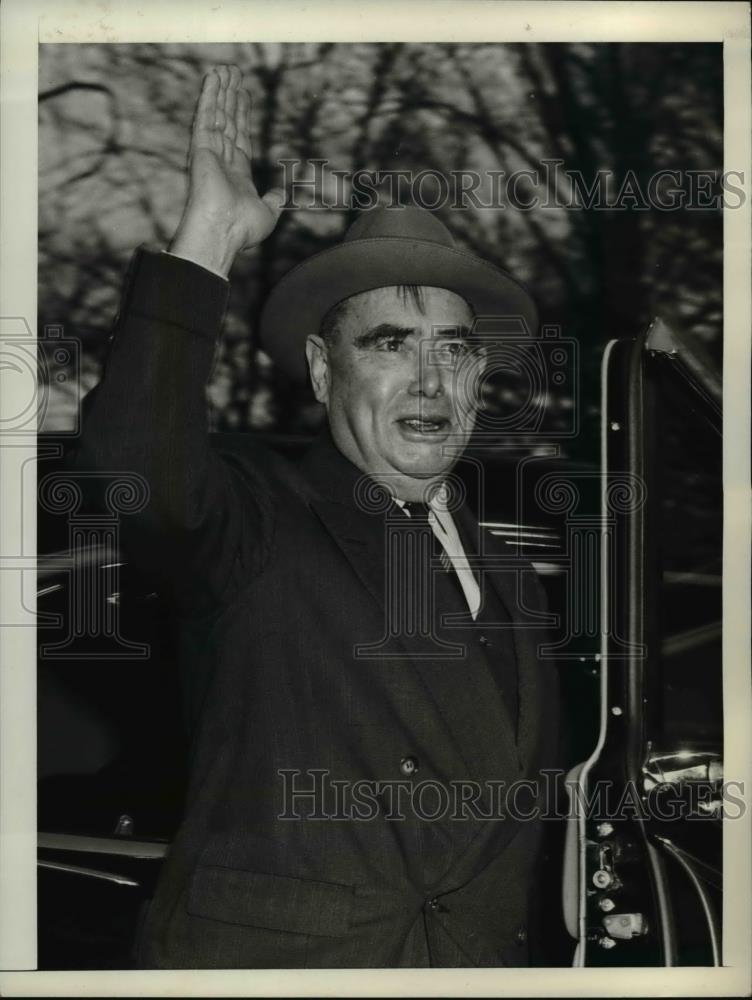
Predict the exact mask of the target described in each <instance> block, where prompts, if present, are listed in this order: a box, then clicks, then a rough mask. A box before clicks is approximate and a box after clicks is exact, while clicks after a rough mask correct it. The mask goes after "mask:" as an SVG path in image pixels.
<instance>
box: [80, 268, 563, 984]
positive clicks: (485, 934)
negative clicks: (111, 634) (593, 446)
mask: <svg viewBox="0 0 752 1000" xmlns="http://www.w3.org/2000/svg"><path fill="white" fill-rule="evenodd" d="M227 287H228V286H227V284H226V283H225V282H223V281H222V280H221V279H219V278H217V277H215V276H214V275H212V274H210V273H209V272H207V271H205V270H203V269H201V268H199V267H197V266H196V265H193V264H191V263H189V262H186V261H182V260H179V259H176V258H172V257H169V256H167V255H160V254H155V253H151V252H149V251H140V252H139V253H138V254H137V255H136V256H135V258H134V262H133V264H132V267H131V271H130V274H129V280H128V283H127V286H126V291H125V294H124V297H123V302H122V306H121V312H120V315H119V318H118V322H117V324H116V329H115V334H114V337H113V342H112V345H111V352H110V357H109V360H108V363H107V366H106V371H105V374H104V377H103V380H102V382H101V384H100V386H99V387H98V390H97V392H96V395H95V397H94V398H93V399H92V402H91V406H90V412H89V413H88V416H87V418H86V422H85V429H84V435H83V440H82V444H81V448H80V453H79V456H78V462H79V465H81V466H84V467H87V468H96V469H99V470H112V471H119V470H120V471H123V470H127V471H131V472H133V471H137V472H138V473H140V474H141V475H142V476H143V477H144V480H145V481H146V483H147V484H148V487H149V490H150V500H149V503H148V505H147V507H146V508H145V510H144V511H143V512H141V513H140V514H138V515H133V516H130V517H124V518H123V523H122V532H123V541H124V544H125V546H126V549H127V550H128V552H129V555H130V557H131V558H133V559H135V560H137V561H139V562H140V563H142V564H144V565H146V566H148V567H150V568H151V569H152V570H154V571H156V572H159V573H161V575H162V577H163V580H164V586H165V587H166V588H169V590H170V593H171V596H172V600H173V602H174V605H175V607H176V609H177V610H178V614H179V615H180V618H181V621H182V627H183V629H184V634H185V636H186V637H187V642H186V643H185V645H186V648H188V649H189V650H190V654H189V656H188V658H187V660H186V670H187V675H188V676H189V678H190V680H191V687H190V698H191V705H192V715H193V718H194V719H195V726H194V733H193V744H192V745H193V751H192V767H191V779H190V787H189V792H188V800H187V808H186V813H185V817H184V821H183V823H182V825H181V828H180V830H179V832H178V834H177V837H176V839H175V841H174V843H173V845H172V847H171V850H170V854H169V857H168V859H167V862H166V864H165V868H164V871H163V874H162V877H161V881H160V884H159V886H158V889H157V893H156V896H155V899H154V901H153V903H152V905H151V908H150V912H149V914H148V918H147V920H146V921H145V926H144V929H143V933H142V935H141V943H140V947H139V952H138V962H139V964H142V965H145V966H147V967H158V968H170V967H194V968H201V967H220V968H233V967H259V968H263V967H267V968H274V967H282V968H292V967H306V966H308V967H323V968H326V967H330V968H332V967H374V966H427V965H437V966H495V965H523V964H526V962H527V948H526V945H525V943H524V940H525V928H526V924H527V919H528V897H529V893H530V890H531V887H532V888H533V889H534V888H535V864H536V856H537V851H538V846H539V839H540V838H539V834H540V824H539V823H536V822H534V821H527V822H525V821H522V820H520V819H517V818H514V817H513V816H510V815H509V814H508V813H505V814H504V815H503V816H502V818H500V819H494V820H484V819H479V818H473V817H472V816H471V817H470V818H464V819H462V818H460V819H452V818H451V817H443V818H440V819H439V820H437V821H435V822H433V823H432V822H429V821H427V820H426V819H425V818H422V817H421V816H419V815H416V814H415V811H414V810H411V809H410V808H409V807H408V808H406V809H404V810H402V811H401V813H400V809H399V806H398V809H397V815H400V814H401V815H402V816H404V818H402V819H399V818H390V817H394V815H395V813H394V809H393V808H392V807H391V806H390V804H389V803H388V802H386V801H385V800H384V799H383V798H379V797H376V798H375V799H373V800H370V807H371V809H373V803H374V801H375V802H376V807H375V811H376V815H375V816H373V817H372V818H365V819H354V818H338V816H340V815H341V812H340V813H338V812H337V809H338V806H337V801H336V799H335V797H334V791H333V789H332V786H331V784H330V783H331V782H332V781H339V782H344V783H356V782H361V783H362V782H366V783H367V782H371V783H373V782H382V783H384V782H395V781H397V782H400V781H401V782H402V783H403V786H406V787H407V790H408V792H409V791H410V789H411V788H412V787H413V786H415V785H416V784H417V783H419V782H425V781H426V780H429V781H432V782H439V783H441V784H442V785H443V786H445V787H447V788H448V787H450V785H451V783H452V782H462V781H464V782H468V781H471V780H472V781H476V782H482V781H486V780H494V781H497V782H506V783H512V782H514V781H515V780H518V779H520V778H531V777H534V776H535V775H536V773H537V771H538V769H539V768H540V766H541V765H542V764H550V763H552V762H553V760H552V757H551V748H552V745H553V744H552V740H553V734H554V722H555V714H556V704H557V695H556V690H555V678H554V676H553V672H552V671H551V669H550V667H549V666H547V665H545V664H543V663H540V662H539V661H538V659H537V656H536V646H537V643H538V642H540V640H541V633H540V632H539V631H538V630H537V629H535V628H530V627H527V628H515V629H513V630H512V632H511V636H510V633H509V632H507V633H505V634H506V635H507V636H508V648H509V650H511V651H512V652H510V653H508V654H506V656H504V657H499V659H500V660H502V659H503V660H506V661H507V662H504V663H503V662H499V663H498V664H496V666H493V662H494V661H493V656H491V659H490V660H489V659H488V658H486V660H483V658H482V657H481V658H478V657H477V656H476V655H475V652H476V646H475V645H474V643H475V642H476V638H477V629H476V630H469V631H468V632H467V633H466V634H467V636H468V648H469V649H470V653H469V655H468V656H467V657H466V658H465V659H464V660H456V661H438V660H437V659H436V658H435V657H434V656H433V652H434V649H433V647H432V646H431V644H430V643H428V644H427V640H426V639H425V637H421V636H420V635H414V636H412V637H403V638H402V639H395V640H394V643H393V646H392V647H390V649H391V652H392V653H393V654H394V655H393V656H391V657H390V658H376V659H362V658H358V657H356V656H355V655H354V647H355V646H356V645H358V644H363V643H368V642H373V641H378V640H379V639H380V638H381V637H382V636H383V634H384V631H385V611H384V601H385V596H384V595H385V565H386V564H385V550H384V530H383V515H381V522H380V521H379V520H378V517H375V516H374V515H373V514H372V513H368V512H367V511H365V510H362V509H359V507H358V505H356V504H355V503H354V502H353V488H354V486H355V484H356V482H357V480H358V479H359V477H360V474H359V472H358V471H357V470H356V469H355V468H354V467H353V466H352V465H351V464H350V463H349V462H348V461H347V460H346V459H345V458H344V457H343V456H342V455H341V454H340V453H339V452H338V451H337V449H336V448H335V447H334V446H333V445H332V443H331V441H330V440H329V438H328V435H326V434H325V435H323V436H322V438H321V439H320V440H319V441H318V442H317V443H316V444H315V445H314V447H313V448H312V449H311V451H310V452H309V454H308V455H307V457H306V459H305V460H304V461H303V463H302V464H301V465H299V466H295V465H293V464H292V463H290V462H288V461H286V460H284V459H282V458H280V457H279V456H276V455H274V454H272V453H270V452H268V451H266V450H264V449H262V448H260V447H258V446H255V445H254V444H253V443H247V442H246V441H244V440H242V439H241V440H240V441H239V444H238V446H237V448H233V449H232V451H231V452H227V453H224V454H219V453H217V452H215V451H214V450H213V449H212V448H211V447H210V446H209V444H208V439H207V433H206V408H205V400H204V389H205V383H206V380H207V377H208V374H209V371H210V367H211V363H212V358H213V355H214V351H215V344H216V338H217V333H218V330H219V327H220V323H221V318H222V314H223V310H224V308H225V302H226V296H227ZM456 517H457V520H458V522H459V523H460V525H461V527H462V530H463V531H464V533H465V537H466V538H467V537H469V536H470V535H472V533H473V532H475V534H476V536H477V533H478V527H477V521H476V520H474V518H473V517H472V515H471V514H470V513H469V512H468V511H466V510H463V511H461V512H460V513H459V514H458V515H457V516H456ZM485 541H486V542H488V543H489V549H488V550H487V551H493V550H492V549H491V548H490V539H486V540H485ZM478 544H479V545H481V544H483V540H482V539H479V540H478ZM486 579H487V580H490V581H491V584H492V586H493V587H494V588H495V591H494V593H495V597H496V598H497V599H500V600H501V602H502V603H503V604H504V606H505V607H506V609H507V611H508V613H509V615H511V616H512V617H514V616H515V615H516V614H518V604H519V601H520V597H521V595H520V594H519V593H517V590H516V583H515V578H514V577H513V576H510V575H509V574H508V573H501V572H497V573H490V574H488V576H487V578H486ZM521 579H522V580H523V583H524V587H523V588H522V589H523V590H524V595H523V598H522V599H523V600H524V602H525V604H526V605H527V607H528V609H532V611H533V612H534V611H535V610H536V609H539V608H540V607H541V605H542V601H543V598H542V593H541V590H540V586H539V584H538V583H537V580H536V578H535V574H534V573H533V572H532V570H530V571H529V572H525V573H524V574H523V575H522V578H521ZM500 648H502V649H503V648H506V647H504V646H503V644H500ZM486 652H487V651H486ZM510 657H514V658H515V660H516V662H515V663H514V664H510V663H509V662H508V660H509V658H510ZM489 663H491V665H492V669H489V666H488V664H489ZM510 667H514V668H516V669H515V670H514V676H515V677H516V679H517V682H518V688H517V692H516V695H517V699H516V700H517V706H518V707H517V709H516V710H515V712H514V713H510V711H509V709H508V706H506V705H505V703H504V700H503V699H502V698H501V697H500V695H499V688H498V686H497V685H496V684H495V682H494V677H493V670H494V669H497V668H498V669H499V670H505V671H506V676H507V679H508V677H509V670H510ZM512 714H516V715H517V718H512V717H511V715H512ZM406 760H408V765H407V766H406V765H405V761H406ZM314 771H315V772H317V774H318V777H317V776H316V775H315V774H313V772H314ZM280 772H285V775H283V774H281V773H280ZM298 772H299V773H298ZM316 780H319V781H323V782H324V784H325V785H326V788H327V794H326V799H325V805H324V806H323V811H324V813H325V815H326V817H327V818H316V816H315V815H313V816H312V815H311V814H310V802H308V800H305V801H304V800H303V799H300V800H299V802H300V810H301V814H302V815H301V818H298V819H295V818H280V817H281V816H282V817H284V815H285V814H289V812H290V798H289V795H287V797H286V794H285V787H287V791H288V792H289V790H290V788H291V784H290V782H292V781H296V782H297V786H296V787H297V788H298V789H305V788H308V787H312V785H313V782H314V781H316ZM285 781H286V782H287V786H285ZM340 787H341V788H342V787H345V786H340ZM347 787H351V785H348V786H347ZM369 787H372V786H369ZM427 808H429V807H427ZM306 810H308V812H306ZM320 811H321V809H320ZM365 811H366V813H368V811H369V809H368V808H366V810H365Z"/></svg>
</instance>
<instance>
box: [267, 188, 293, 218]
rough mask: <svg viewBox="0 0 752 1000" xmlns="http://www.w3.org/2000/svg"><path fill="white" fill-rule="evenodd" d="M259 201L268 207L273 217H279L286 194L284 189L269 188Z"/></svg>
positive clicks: (285, 200)
mask: <svg viewBox="0 0 752 1000" xmlns="http://www.w3.org/2000/svg"><path fill="white" fill-rule="evenodd" d="M261 200H262V201H263V202H264V204H265V205H268V207H269V208H270V209H271V210H272V212H274V214H275V216H277V217H279V215H280V214H281V212H282V209H283V208H284V207H285V204H286V202H287V193H286V192H285V189H284V188H279V187H275V188H271V189H270V190H269V191H267V192H266V194H265V195H264V197H263V198H262V199H261Z"/></svg>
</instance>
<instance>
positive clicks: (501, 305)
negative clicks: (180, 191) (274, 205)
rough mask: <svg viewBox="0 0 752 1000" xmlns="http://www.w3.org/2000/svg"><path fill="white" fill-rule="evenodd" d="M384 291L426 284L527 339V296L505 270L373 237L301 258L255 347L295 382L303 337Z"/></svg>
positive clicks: (272, 302) (414, 243) (532, 310)
mask: <svg viewBox="0 0 752 1000" xmlns="http://www.w3.org/2000/svg"><path fill="white" fill-rule="evenodd" d="M388 285H429V286H433V287H436V288H446V289H448V290H449V291H451V292H455V293H456V294H457V295H460V296H462V298H463V299H465V301H466V302H468V304H469V305H470V307H471V308H472V310H473V313H474V314H475V316H476V317H481V316H482V317H484V318H490V317H493V318H497V317H504V318H505V319H509V318H519V319H521V320H522V321H523V322H524V323H525V325H526V327H527V332H529V333H530V334H534V333H535V331H536V330H537V326H538V312H537V309H536V306H535V302H534V301H533V298H532V296H531V295H530V293H529V292H528V291H527V289H526V288H525V287H524V285H522V284H520V282H519V281H517V280H515V279H514V278H512V277H511V275H509V274H507V272H506V271H504V270H502V269H501V268H500V267H497V266H496V265H495V264H491V263H489V262H488V261H485V260H482V259H481V258H480V257H476V256H474V255H473V254H471V253H467V252H466V251H464V250H458V249H456V248H454V247H447V246H442V245H441V244H440V243H434V242H430V241H428V240H413V239H406V238H404V237H399V238H398V237H390V236H380V237H373V238H370V239H361V240H351V241H350V242H343V243H338V244H337V245H336V246H334V247H330V248H329V249H327V250H322V251H321V252H320V253H317V254H315V255H314V256H313V257H309V258H308V259H307V260H305V261H303V262H302V263H300V264H298V265H297V266H296V267H294V268H293V269H292V270H291V271H289V272H288V273H287V274H286V275H285V276H284V277H283V278H281V279H280V281H279V282H278V283H277V284H276V285H275V286H274V288H273V289H272V291H271V293H270V295H269V297H268V298H267V300H266V304H265V305H264V308H263V310H262V313H261V319H260V330H259V335H260V341H261V346H262V347H263V349H264V350H265V351H266V353H267V354H268V355H269V356H270V357H271V359H272V360H273V361H274V362H275V364H277V365H278V366H279V367H280V368H281V369H282V370H283V371H285V372H286V373H287V374H288V375H290V376H291V377H292V378H294V379H295V380H296V381H298V382H304V381H305V380H306V377H307V374H308V368H307V364H306V359H305V350H304V347H305V342H306V338H307V337H308V336H309V335H310V334H312V333H314V334H315V333H318V332H319V329H320V327H321V321H322V320H323V318H324V316H325V315H326V314H327V313H328V312H329V310H330V309H331V308H332V307H333V306H335V305H336V304H337V303H338V302H341V301H342V300H343V299H346V298H349V297H350V296H351V295H357V294H358V293H360V292H367V291H370V290H372V289H374V288H384V287H385V286H388Z"/></svg>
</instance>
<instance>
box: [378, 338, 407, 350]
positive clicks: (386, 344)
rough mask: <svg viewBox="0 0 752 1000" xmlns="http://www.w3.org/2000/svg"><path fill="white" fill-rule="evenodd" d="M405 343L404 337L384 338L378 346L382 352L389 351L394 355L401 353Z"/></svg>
mask: <svg viewBox="0 0 752 1000" xmlns="http://www.w3.org/2000/svg"><path fill="white" fill-rule="evenodd" d="M404 342H405V338H404V337H382V338H381V339H380V340H379V342H378V344H377V345H376V346H377V349H378V350H380V351H388V352H390V353H392V354H394V353H396V352H397V351H399V349H400V348H401V347H402V345H403V344H404Z"/></svg>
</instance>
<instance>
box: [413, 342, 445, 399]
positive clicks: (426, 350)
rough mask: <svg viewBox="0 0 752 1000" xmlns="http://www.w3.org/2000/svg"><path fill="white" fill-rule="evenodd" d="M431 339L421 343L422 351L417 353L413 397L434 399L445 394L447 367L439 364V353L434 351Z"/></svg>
mask: <svg viewBox="0 0 752 1000" xmlns="http://www.w3.org/2000/svg"><path fill="white" fill-rule="evenodd" d="M432 346H434V345H432V344H431V338H427V339H425V340H423V341H421V343H420V350H419V351H416V360H415V371H414V373H413V379H412V382H411V383H410V392H411V393H412V395H413V396H427V397H428V398H429V399H434V398H435V397H436V396H440V395H442V393H443V392H444V375H445V367H444V366H442V365H441V364H440V363H438V360H437V354H438V352H437V351H436V350H435V349H434V350H432Z"/></svg>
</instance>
